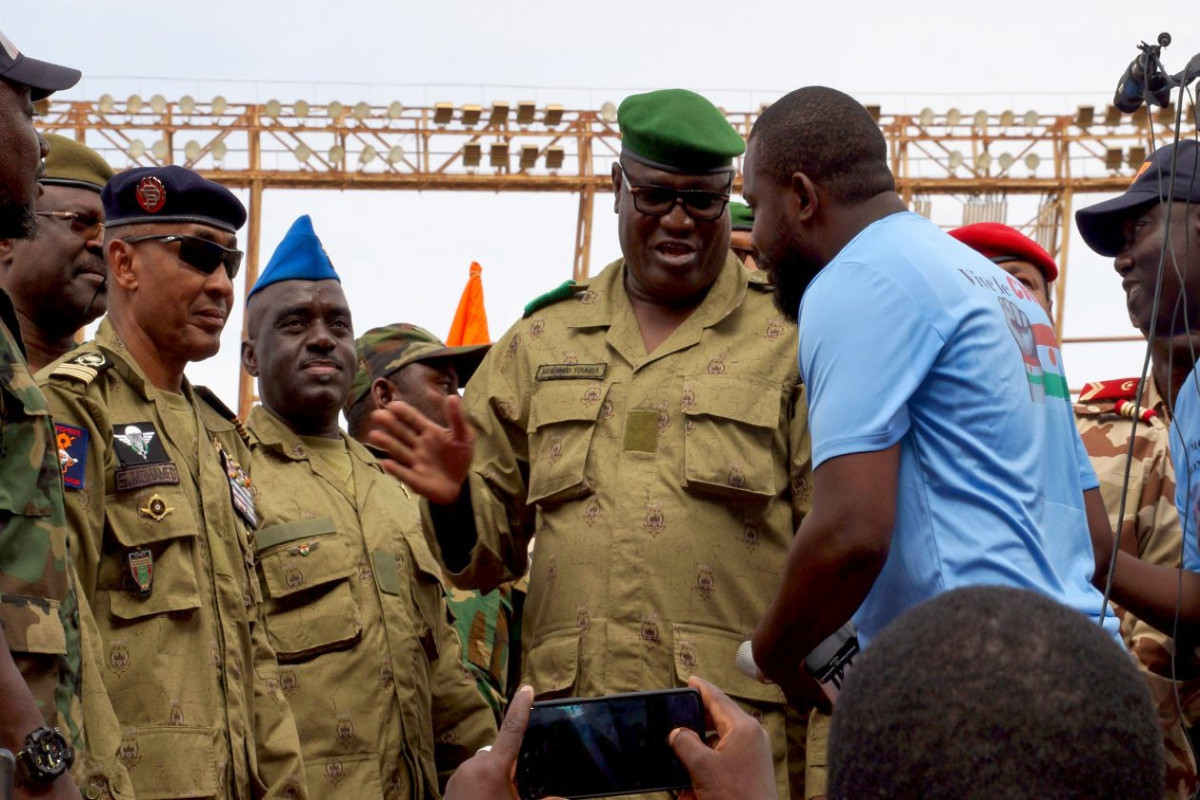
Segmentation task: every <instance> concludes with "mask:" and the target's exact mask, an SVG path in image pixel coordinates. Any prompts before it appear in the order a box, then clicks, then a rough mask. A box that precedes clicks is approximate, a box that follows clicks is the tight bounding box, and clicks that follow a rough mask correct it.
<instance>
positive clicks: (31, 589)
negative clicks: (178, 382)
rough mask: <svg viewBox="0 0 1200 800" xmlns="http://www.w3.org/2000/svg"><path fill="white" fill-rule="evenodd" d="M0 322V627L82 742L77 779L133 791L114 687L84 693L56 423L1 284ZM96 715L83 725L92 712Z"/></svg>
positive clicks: (101, 790)
mask: <svg viewBox="0 0 1200 800" xmlns="http://www.w3.org/2000/svg"><path fill="white" fill-rule="evenodd" d="M0 321H2V323H3V324H0V359H2V360H0V625H2V626H3V627H4V637H5V639H6V640H7V642H8V647H9V650H10V652H11V653H12V657H13V661H14V662H15V663H16V666H17V669H18V670H19V671H20V673H21V676H22V677H23V678H25V681H26V683H27V684H28V686H29V690H30V692H31V693H32V694H33V698H34V700H35V701H36V702H37V705H38V708H39V709H41V712H42V716H43V718H44V719H45V721H46V724H47V725H50V726H52V727H57V728H59V729H60V730H62V732H63V734H64V735H65V736H66V737H67V739H68V740H69V741H70V742H71V743H72V745H73V746H74V747H75V748H76V750H77V753H76V763H75V766H74V768H73V770H72V774H73V776H74V778H75V780H76V782H77V783H79V784H80V785H81V786H83V787H84V788H85V789H86V790H88V791H89V792H90V794H92V795H95V796H96V797H106V796H117V797H130V796H131V795H130V794H129V783H128V781H129V779H128V777H127V776H126V775H125V771H124V769H123V768H122V767H121V765H120V763H119V762H117V761H116V759H115V754H116V752H117V750H116V747H115V746H110V747H109V748H108V750H107V751H106V750H105V749H104V748H103V742H104V741H109V744H112V742H111V741H110V740H109V739H107V738H106V737H105V736H104V729H103V722H104V721H105V719H106V718H105V717H104V714H105V713H108V714H110V715H111V707H110V706H108V698H107V695H106V694H105V693H104V691H103V689H102V687H101V688H99V689H97V687H95V686H94V685H93V684H91V683H89V684H88V686H87V689H88V690H89V691H88V693H86V694H85V693H84V692H83V684H84V682H85V680H87V679H88V678H90V677H91V676H90V673H89V672H88V669H89V668H94V665H92V664H90V663H89V664H85V663H84V658H83V653H84V650H85V648H87V647H89V646H90V645H91V642H90V640H89V641H86V642H85V641H84V640H83V639H82V638H81V625H82V624H86V623H90V622H91V620H90V611H87V610H86V607H85V611H84V614H82V615H81V613H80V607H79V603H78V599H77V596H76V593H75V589H74V570H73V569H72V568H71V565H70V559H69V557H68V554H67V520H66V515H65V513H64V511H63V485H62V478H61V477H60V475H59V461H58V448H57V447H55V445H54V441H55V438H54V426H53V425H52V424H51V421H50V415H49V411H48V410H47V406H46V401H45V398H44V397H43V396H42V393H41V391H40V390H39V389H38V387H37V384H36V383H35V382H34V379H33V376H32V375H31V374H30V373H29V368H28V365H27V363H26V361H25V349H24V347H23V346H22V343H21V340H20V333H19V331H20V328H19V327H18V325H17V317H16V313H15V312H14V310H13V306H12V301H11V300H10V299H9V297H8V293H7V292H5V291H4V290H3V289H0ZM85 712H88V716H87V717H85V716H84V713H85ZM93 718H94V722H93V723H92V725H91V726H90V729H85V719H87V720H92V719H93ZM108 719H109V720H111V717H109V718H108ZM93 730H94V731H95V735H94V736H93V737H92V738H93V739H96V740H99V741H92V742H88V744H90V745H92V746H93V747H94V754H93V753H89V751H88V749H87V745H85V732H86V733H91V732H92V731H93ZM104 753H107V754H108V757H107V758H103V757H101V756H102V754H104Z"/></svg>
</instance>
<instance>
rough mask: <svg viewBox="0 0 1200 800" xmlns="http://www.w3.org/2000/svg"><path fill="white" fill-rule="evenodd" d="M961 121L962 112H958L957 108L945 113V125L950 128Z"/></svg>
mask: <svg viewBox="0 0 1200 800" xmlns="http://www.w3.org/2000/svg"><path fill="white" fill-rule="evenodd" d="M961 119H962V112H961V111H959V110H958V109H957V108H952V109H950V110H949V111H947V112H946V124H947V125H949V126H950V127H952V128H953V127H954V126H955V125H957V124H958V122H959V120H961Z"/></svg>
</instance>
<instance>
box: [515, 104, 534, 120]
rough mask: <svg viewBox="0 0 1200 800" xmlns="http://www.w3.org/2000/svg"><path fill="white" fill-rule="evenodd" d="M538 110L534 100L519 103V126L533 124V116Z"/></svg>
mask: <svg viewBox="0 0 1200 800" xmlns="http://www.w3.org/2000/svg"><path fill="white" fill-rule="evenodd" d="M536 110H537V104H536V103H534V102H533V101H532V100H521V101H519V102H518V103H517V124H518V125H529V124H530V123H532V122H533V114H534V112H535V111H536Z"/></svg>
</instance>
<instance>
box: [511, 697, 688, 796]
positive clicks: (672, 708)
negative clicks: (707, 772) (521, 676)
mask: <svg viewBox="0 0 1200 800" xmlns="http://www.w3.org/2000/svg"><path fill="white" fill-rule="evenodd" d="M675 728H691V729H692V730H694V731H695V732H696V734H697V735H699V736H700V737H701V738H703V737H704V708H703V706H702V704H701V702H700V693H699V692H697V691H696V690H695V689H663V690H659V691H650V692H631V693H629V694H612V695H606V696H604V697H568V698H563V699H561V700H546V701H542V702H538V703H534V704H533V708H532V709H531V710H530V712H529V727H528V728H527V729H526V731H525V739H524V741H523V743H522V745H521V752H520V755H518V757H517V790H518V792H519V793H520V795H521V798H522V800H538V798H542V797H547V796H558V797H565V798H586V797H612V796H615V795H623V794H638V793H642V792H658V791H665V790H668V789H686V788H688V787H690V786H691V785H692V781H691V778H689V777H688V774H687V770H685V769H684V768H683V765H682V764H681V763H680V762H679V759H678V758H676V757H675V751H674V750H672V749H671V745H670V744H669V743H668V742H667V736H668V735H669V734H670V733H671V731H673V730H674V729H675Z"/></svg>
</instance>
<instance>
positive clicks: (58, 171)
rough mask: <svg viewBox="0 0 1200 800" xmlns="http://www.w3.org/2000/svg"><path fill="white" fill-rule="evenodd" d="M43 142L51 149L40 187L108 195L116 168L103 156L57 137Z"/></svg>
mask: <svg viewBox="0 0 1200 800" xmlns="http://www.w3.org/2000/svg"><path fill="white" fill-rule="evenodd" d="M43 138H45V140H46V143H47V144H49V145H50V154H49V155H48V156H46V174H45V175H43V176H42V177H41V178H40V179H39V183H42V184H43V185H48V186H72V187H74V188H76V189H91V190H92V191H94V192H101V191H104V184H106V183H108V179H109V178H111V177H112V176H113V168H112V167H110V166H109V165H108V162H107V161H105V160H104V158H103V157H101V155H100V154H99V153H97V152H96V151H95V150H93V149H92V148H90V147H88V146H87V145H86V144H82V143H80V142H77V141H75V140H74V139H68V138H67V137H66V136H59V135H58V134H57V133H47V134H43Z"/></svg>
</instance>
